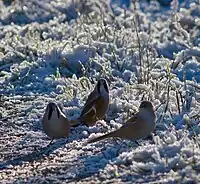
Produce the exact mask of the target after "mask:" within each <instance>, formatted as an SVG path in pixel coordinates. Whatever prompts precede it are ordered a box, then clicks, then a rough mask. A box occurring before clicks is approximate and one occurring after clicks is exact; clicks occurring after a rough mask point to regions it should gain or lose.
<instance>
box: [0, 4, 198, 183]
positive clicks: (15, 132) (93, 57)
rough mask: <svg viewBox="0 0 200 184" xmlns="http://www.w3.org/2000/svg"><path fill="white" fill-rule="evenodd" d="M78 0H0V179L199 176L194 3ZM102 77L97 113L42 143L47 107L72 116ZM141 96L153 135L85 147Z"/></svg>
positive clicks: (36, 180)
mask: <svg viewBox="0 0 200 184" xmlns="http://www.w3.org/2000/svg"><path fill="white" fill-rule="evenodd" d="M81 2H82V1H80V0H75V1H71V0H69V1H66V0H53V1H49V0H45V1H43V2H42V3H41V2H40V1H37V0H36V1H26V2H25V1H13V2H11V4H9V1H8V2H4V1H0V7H1V9H0V86H1V87H0V125H1V126H0V134H1V138H0V181H1V182H2V183H13V182H14V183H24V182H27V183H43V182H44V183H62V182H67V183H68V182H75V181H76V182H79V183H82V182H83V183H84V182H94V183H102V182H105V183H107V182H113V183H123V182H130V183H147V182H157V183H159V182H162V183H177V182H179V183H191V182H192V183H198V182H200V177H199V172H200V144H199V142H200V136H199V135H200V117H199V114H200V85H199V83H200V64H199V61H200V49H199V46H200V29H199V27H200V13H199V12H200V11H199V10H200V5H199V4H198V3H197V2H196V1H184V2H182V1H181V3H179V2H178V1H175V0H174V1H172V3H171V6H170V7H167V8H166V7H163V6H161V5H160V4H159V3H158V2H157V1H150V3H147V2H146V1H140V3H138V2H137V3H135V4H129V2H128V1H127V3H126V4H125V5H123V3H122V1H120V2H118V3H117V1H112V2H111V4H110V3H109V2H108V1H106V0H100V1H98V2H94V1H90V0H89V1H86V2H85V3H81ZM120 3H122V4H120ZM129 5H130V6H129ZM123 8H124V9H123ZM141 65H142V66H141ZM100 77H105V78H107V80H108V83H109V85H110V87H109V88H110V99H111V101H110V106H109V110H108V112H107V114H106V117H105V119H104V120H100V121H98V122H97V124H96V126H94V127H89V128H88V127H86V126H79V127H76V128H73V129H72V130H71V135H70V137H68V138H66V139H59V140H56V141H55V142H54V144H53V145H51V146H50V147H46V145H47V144H48V143H49V141H50V139H49V138H48V137H47V136H46V135H45V133H44V132H43V130H42V126H41V119H42V116H43V113H44V110H45V107H46V105H47V104H48V103H49V102H51V101H54V102H56V103H57V104H58V105H59V106H61V108H62V110H63V112H64V113H65V114H66V116H67V117H68V118H69V119H76V118H77V117H78V116H79V115H80V113H81V108H82V107H83V105H84V103H85V101H86V99H87V96H88V94H89V92H90V91H91V90H92V89H93V88H94V86H95V83H96V82H97V80H98V79H99V78H100ZM138 83H139V84H138ZM142 99H146V100H147V99H148V100H151V101H152V103H153V104H154V106H155V109H156V115H157V122H156V130H155V132H154V134H153V137H152V139H144V140H139V141H138V144H136V143H135V142H131V141H125V140H118V139H107V140H104V141H101V142H98V143H95V144H90V145H86V142H87V140H88V139H91V138H93V137H97V136H100V135H103V134H105V133H106V132H110V131H113V130H116V129H118V128H119V127H120V126H121V125H122V124H123V123H124V122H125V121H126V120H127V119H128V118H129V117H130V115H131V114H134V113H135V112H137V110H138V107H139V104H140V102H141V100H142Z"/></svg>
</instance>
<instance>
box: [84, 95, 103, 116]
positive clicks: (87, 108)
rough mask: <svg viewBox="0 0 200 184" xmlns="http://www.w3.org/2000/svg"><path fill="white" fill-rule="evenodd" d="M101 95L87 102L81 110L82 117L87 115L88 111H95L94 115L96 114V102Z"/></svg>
mask: <svg viewBox="0 0 200 184" xmlns="http://www.w3.org/2000/svg"><path fill="white" fill-rule="evenodd" d="M99 98H100V97H96V98H94V99H93V100H91V101H90V102H88V103H87V104H85V106H84V107H83V110H82V112H81V115H80V117H82V116H85V115H86V114H88V113H93V114H94V116H95V114H96V106H95V103H96V101H97V100H99Z"/></svg>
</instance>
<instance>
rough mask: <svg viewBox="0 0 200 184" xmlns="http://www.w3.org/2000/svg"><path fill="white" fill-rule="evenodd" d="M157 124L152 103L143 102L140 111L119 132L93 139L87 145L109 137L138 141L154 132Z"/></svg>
mask: <svg viewBox="0 0 200 184" xmlns="http://www.w3.org/2000/svg"><path fill="white" fill-rule="evenodd" d="M155 122H156V115H155V111H154V107H153V105H152V103H151V102H150V101H142V102H141V104H140V106H139V111H138V112H137V113H136V114H134V115H133V116H132V117H131V118H130V119H128V120H127V121H126V122H125V123H124V125H122V126H121V127H120V128H119V129H118V130H115V131H113V132H110V133H107V134H105V135H102V136H100V137H96V138H94V139H91V140H89V141H87V144H89V143H94V142H97V141H100V140H103V139H106V138H109V137H114V138H121V139H126V140H131V141H137V140H139V139H142V138H145V137H147V136H149V135H150V134H151V133H152V132H153V130H154V128H155Z"/></svg>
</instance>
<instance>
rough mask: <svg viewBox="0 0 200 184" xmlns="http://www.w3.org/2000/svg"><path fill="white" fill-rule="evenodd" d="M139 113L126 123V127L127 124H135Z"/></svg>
mask: <svg viewBox="0 0 200 184" xmlns="http://www.w3.org/2000/svg"><path fill="white" fill-rule="evenodd" d="M138 117H139V116H138V113H136V114H134V115H133V116H132V117H131V118H130V119H128V120H127V121H126V122H125V123H124V125H126V124H127V123H128V124H129V123H134V122H135V121H136V120H137V119H138Z"/></svg>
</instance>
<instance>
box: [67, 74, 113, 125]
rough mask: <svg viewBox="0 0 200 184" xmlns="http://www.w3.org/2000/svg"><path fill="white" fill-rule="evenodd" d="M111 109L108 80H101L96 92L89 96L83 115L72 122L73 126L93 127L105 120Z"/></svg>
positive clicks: (95, 89)
mask: <svg viewBox="0 0 200 184" xmlns="http://www.w3.org/2000/svg"><path fill="white" fill-rule="evenodd" d="M108 107H109V89H108V83H107V81H106V79H104V78H101V79H100V80H99V81H98V82H97V84H96V86H95V88H94V90H93V91H92V92H91V93H90V95H89V96H88V98H87V100H86V102H85V105H84V107H83V110H82V112H81V115H80V116H79V118H78V119H77V120H71V126H73V127H76V126H78V125H80V124H84V125H86V126H93V125H95V123H96V122H97V121H98V120H101V119H103V118H104V116H105V114H106V112H107V110H108Z"/></svg>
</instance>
